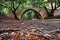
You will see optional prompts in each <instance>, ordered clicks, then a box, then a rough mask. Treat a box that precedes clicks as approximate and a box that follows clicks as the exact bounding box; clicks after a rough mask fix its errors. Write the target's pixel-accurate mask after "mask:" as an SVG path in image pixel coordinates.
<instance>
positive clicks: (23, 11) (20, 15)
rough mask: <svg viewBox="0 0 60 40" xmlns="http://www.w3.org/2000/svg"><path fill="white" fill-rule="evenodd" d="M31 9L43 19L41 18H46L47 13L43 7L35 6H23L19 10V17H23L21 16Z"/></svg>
mask: <svg viewBox="0 0 60 40" xmlns="http://www.w3.org/2000/svg"><path fill="white" fill-rule="evenodd" d="M29 10H33V11H35V12H37V13H36V15H37V16H38V17H39V18H40V19H41V18H46V17H47V13H46V11H45V10H44V9H43V8H33V7H28V8H23V9H22V10H21V11H19V12H18V13H19V15H18V17H19V19H21V17H22V16H23V15H24V13H25V12H27V11H29Z"/></svg>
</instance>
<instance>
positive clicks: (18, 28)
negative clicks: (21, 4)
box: [0, 19, 60, 40]
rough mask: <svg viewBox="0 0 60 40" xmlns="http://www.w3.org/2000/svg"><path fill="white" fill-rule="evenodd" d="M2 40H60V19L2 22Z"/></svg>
mask: <svg viewBox="0 0 60 40" xmlns="http://www.w3.org/2000/svg"><path fill="white" fill-rule="evenodd" d="M0 40H60V19H41V20H0Z"/></svg>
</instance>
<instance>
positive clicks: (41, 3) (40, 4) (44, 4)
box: [31, 0, 60, 17]
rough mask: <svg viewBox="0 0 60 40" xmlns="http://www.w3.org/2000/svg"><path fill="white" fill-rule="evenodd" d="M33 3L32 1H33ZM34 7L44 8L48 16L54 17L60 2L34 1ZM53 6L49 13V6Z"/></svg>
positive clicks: (51, 0)
mask: <svg viewBox="0 0 60 40" xmlns="http://www.w3.org/2000/svg"><path fill="white" fill-rule="evenodd" d="M31 1H32V0H31ZM31 4H32V5H33V6H34V7H43V8H44V9H45V10H46V13H47V14H48V16H49V17H50V16H53V14H54V11H55V10H56V9H57V8H58V7H60V0H33V1H32V3H31ZM48 5H51V10H50V12H49V11H48V8H47V6H48Z"/></svg>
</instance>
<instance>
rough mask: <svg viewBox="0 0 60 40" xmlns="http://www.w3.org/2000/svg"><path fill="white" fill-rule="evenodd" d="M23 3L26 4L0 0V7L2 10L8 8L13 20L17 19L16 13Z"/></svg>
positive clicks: (21, 1)
mask: <svg viewBox="0 0 60 40" xmlns="http://www.w3.org/2000/svg"><path fill="white" fill-rule="evenodd" d="M24 2H26V0H0V6H2V7H3V8H8V9H9V10H10V11H12V13H13V15H14V18H15V19H18V17H17V15H16V11H17V9H18V8H19V6H20V5H21V4H22V3H24Z"/></svg>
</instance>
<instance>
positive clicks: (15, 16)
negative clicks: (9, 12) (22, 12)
mask: <svg viewBox="0 0 60 40" xmlns="http://www.w3.org/2000/svg"><path fill="white" fill-rule="evenodd" d="M13 15H14V18H15V19H17V20H18V17H17V15H16V12H15V11H13Z"/></svg>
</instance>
